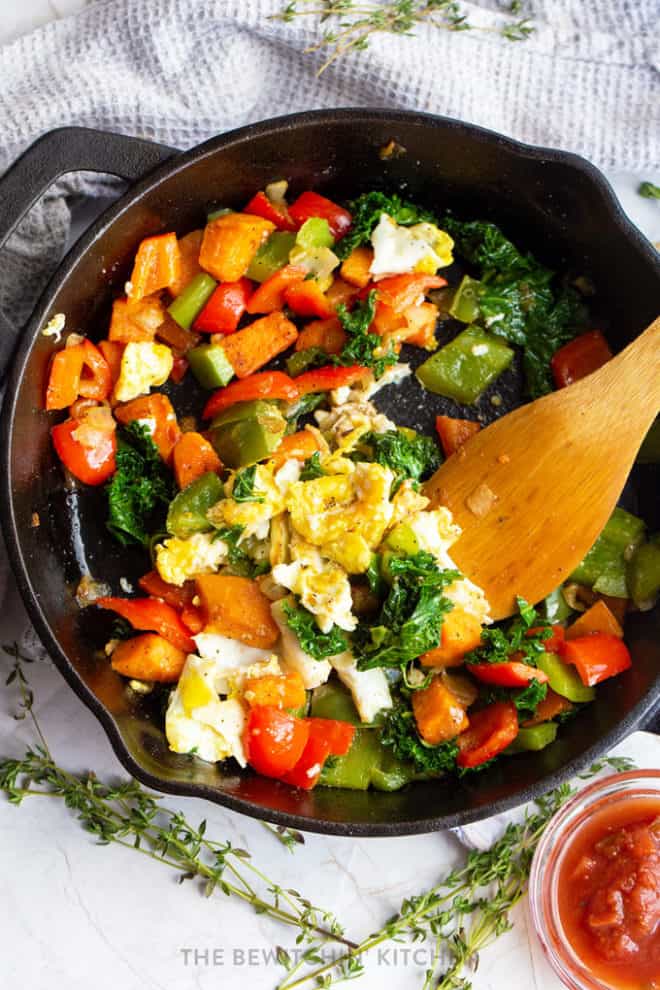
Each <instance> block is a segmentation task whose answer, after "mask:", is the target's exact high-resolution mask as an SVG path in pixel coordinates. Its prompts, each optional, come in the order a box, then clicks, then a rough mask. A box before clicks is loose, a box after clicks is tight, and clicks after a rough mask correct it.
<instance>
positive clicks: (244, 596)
mask: <svg viewBox="0 0 660 990" xmlns="http://www.w3.org/2000/svg"><path fill="white" fill-rule="evenodd" d="M195 583H196V585H197V594H198V595H199V598H200V606H201V609H202V614H203V616H204V621H205V627H204V628H205V629H206V630H207V631H208V632H216V633H220V635H221V636H227V637H228V638H229V639H239V640H240V641H241V642H242V643H247V645H248V646H256V647H258V648H259V649H262V650H268V649H270V648H271V647H272V646H274V645H275V643H276V642H277V638H278V636H279V629H278V627H277V625H276V624H275V620H274V619H273V617H272V615H271V612H270V600H269V599H268V598H266V596H265V595H264V594H263V593H262V591H261V590H260V589H259V585H258V584H257V582H256V581H252V580H251V579H250V578H244V577H234V576H233V575H229V574H200V575H199V577H197V578H196V579H195Z"/></svg>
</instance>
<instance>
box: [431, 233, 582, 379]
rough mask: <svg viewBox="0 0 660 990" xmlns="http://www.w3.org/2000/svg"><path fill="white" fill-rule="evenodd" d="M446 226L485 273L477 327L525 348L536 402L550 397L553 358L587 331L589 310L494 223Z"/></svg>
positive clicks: (527, 375) (479, 293)
mask: <svg viewBox="0 0 660 990" xmlns="http://www.w3.org/2000/svg"><path fill="white" fill-rule="evenodd" d="M443 226H444V228H445V229H446V230H447V231H448V232H449V233H450V234H451V236H452V237H453V238H454V239H455V241H456V248H457V250H458V252H459V253H460V254H461V255H462V256H463V257H464V258H466V259H467V260H468V261H469V262H471V263H472V264H473V265H475V266H476V267H477V268H478V269H479V271H480V275H481V284H480V285H479V286H478V288H477V297H478V304H479V317H478V319H477V322H479V323H482V324H483V326H485V327H486V328H487V329H488V330H490V332H491V333H494V334H496V335H497V336H500V337H504V338H505V339H506V340H508V341H511V342H512V343H514V344H518V345H519V346H520V347H522V349H523V367H524V371H525V380H526V389H527V392H528V394H529V395H530V397H531V398H538V396H539V395H543V394H544V393H546V392H551V391H552V387H553V386H552V376H551V373H550V359H551V358H552V356H553V354H554V353H555V351H557V350H558V349H559V348H560V347H561V346H562V345H563V344H565V343H566V342H567V341H569V340H572V339H573V337H575V335H576V334H577V333H579V332H581V330H583V329H584V325H585V320H586V311H585V308H584V305H583V303H582V301H581V298H580V295H579V293H578V292H576V291H575V289H573V288H571V287H567V286H561V285H559V286H555V283H556V276H555V273H554V272H553V271H551V270H550V269H549V268H546V267H545V266H544V265H541V264H540V263H539V262H538V261H536V259H535V258H534V257H533V256H532V255H531V254H522V253H521V252H520V251H518V249H517V248H516V247H515V245H514V244H512V242H511V241H509V240H508V239H507V238H506V237H505V236H504V234H503V233H502V231H501V230H500V229H499V228H498V227H496V226H495V224H492V223H486V222H484V221H480V220H475V221H471V222H467V223H464V222H462V221H460V220H456V219H455V218H454V217H446V218H445V221H444V224H443Z"/></svg>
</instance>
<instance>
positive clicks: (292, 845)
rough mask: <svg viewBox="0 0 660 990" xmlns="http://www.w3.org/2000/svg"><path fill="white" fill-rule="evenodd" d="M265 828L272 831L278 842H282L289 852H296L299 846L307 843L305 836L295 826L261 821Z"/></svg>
mask: <svg viewBox="0 0 660 990" xmlns="http://www.w3.org/2000/svg"><path fill="white" fill-rule="evenodd" d="M261 824H262V825H263V826H264V828H266V829H268V831H269V832H271V833H272V834H273V835H274V836H275V838H276V839H277V841H278V842H281V843H282V845H283V846H284V848H285V849H288V850H289V852H295V850H296V848H297V847H298V846H304V845H305V836H304V835H303V834H302V832H299V831H298V830H297V829H295V828H287V827H286V826H285V825H271V824H270V822H262V823H261Z"/></svg>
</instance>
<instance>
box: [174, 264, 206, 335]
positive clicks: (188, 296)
mask: <svg viewBox="0 0 660 990" xmlns="http://www.w3.org/2000/svg"><path fill="white" fill-rule="evenodd" d="M217 284H218V283H217V282H216V280H215V279H214V278H211V276H210V275H207V274H206V272H200V273H199V275H195V277H194V279H192V281H190V282H188V285H187V286H186V287H185V289H184V290H183V292H181V293H180V294H179V295H178V296H177V297H176V299H175V300H174V302H173V303H172V304H171V305H170V306H168V309H167V312H168V313H169V314H170V316H171V317H172V319H173V320H176V322H177V323H178V324H179V326H180V327H183V328H184V330H190V328H191V326H192V324H193V321H194V320H195V318H196V317H197V316H198V315H199V313H200V312H201V311H202V309H203V308H204V306H205V305H206V303H207V302H208V299H209V297H210V296H211V295H212V293H213V290H214V289H215V287H216V285H217Z"/></svg>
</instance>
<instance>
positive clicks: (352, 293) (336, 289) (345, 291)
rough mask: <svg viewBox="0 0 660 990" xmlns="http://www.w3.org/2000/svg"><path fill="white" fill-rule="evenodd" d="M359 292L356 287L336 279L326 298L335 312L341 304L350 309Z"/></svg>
mask: <svg viewBox="0 0 660 990" xmlns="http://www.w3.org/2000/svg"><path fill="white" fill-rule="evenodd" d="M359 291H360V290H359V289H358V288H356V286H354V285H351V284H350V282H345V281H344V279H343V278H336V279H335V280H334V282H333V283H332V285H331V286H330V288H329V289H328V291H327V292H326V294H325V296H326V299H327V300H328V302H329V303H330V305H331V306H332V308H333V309H334V310H336V309H337V306H339V305H341V304H343V305H344V306H348V308H349V309H350V308H351V303H352V302H353V300H354V299H355V297H356V296H357V294H358V292H359Z"/></svg>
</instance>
